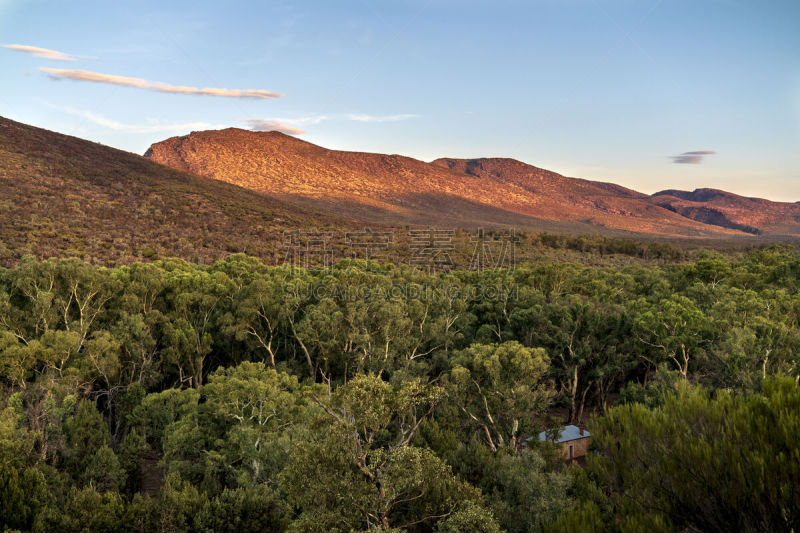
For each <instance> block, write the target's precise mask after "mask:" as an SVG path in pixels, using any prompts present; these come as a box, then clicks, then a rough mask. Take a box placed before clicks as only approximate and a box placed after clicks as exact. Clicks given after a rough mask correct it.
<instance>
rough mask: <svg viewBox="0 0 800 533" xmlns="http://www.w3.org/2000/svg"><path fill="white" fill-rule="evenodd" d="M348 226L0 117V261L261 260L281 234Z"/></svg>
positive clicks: (279, 247)
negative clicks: (241, 255) (236, 255)
mask: <svg viewBox="0 0 800 533" xmlns="http://www.w3.org/2000/svg"><path fill="white" fill-rule="evenodd" d="M312 226H313V227H316V228H325V227H337V228H341V227H352V226H351V222H350V221H349V220H347V219H345V218H342V217H332V216H330V215H321V214H319V213H315V212H313V211H310V210H309V209H308V208H307V207H300V206H296V205H292V204H288V203H286V202H284V201H281V200H278V199H275V198H273V197H270V196H266V195H263V194H260V193H258V192H255V191H252V190H248V189H245V188H242V187H237V186H235V185H231V184H228V183H224V182H222V181H219V180H215V179H209V178H204V177H199V176H194V175H190V174H187V173H185V172H180V171H177V170H174V169H171V168H168V167H166V166H163V165H159V164H157V163H155V162H153V161H150V160H148V159H145V158H144V157H141V156H139V155H135V154H131V153H128V152H123V151H121V150H116V149H114V148H109V147H107V146H103V145H100V144H96V143H92V142H89V141H85V140H82V139H78V138H75V137H70V136H67V135H61V134H58V133H54V132H51V131H47V130H43V129H40V128H35V127H32V126H27V125H24V124H20V123H18V122H14V121H12V120H8V119H5V118H0V264H4V265H8V264H12V263H14V262H15V261H17V260H18V259H19V258H20V257H21V256H22V255H24V254H29V253H30V254H34V255H36V256H38V257H49V256H64V255H70V256H78V257H84V258H86V259H89V260H92V261H95V262H101V263H105V264H113V263H125V262H130V261H134V260H141V259H148V258H153V257H158V256H161V257H166V256H174V257H182V258H185V259H187V260H192V261H197V262H208V261H211V260H213V259H215V258H217V257H222V256H224V255H226V254H229V253H231V252H247V253H249V254H251V255H256V256H259V257H263V258H265V259H271V258H273V257H275V256H276V254H280V253H282V251H283V250H284V249H285V247H284V246H283V240H284V231H287V230H294V229H297V228H304V227H312Z"/></svg>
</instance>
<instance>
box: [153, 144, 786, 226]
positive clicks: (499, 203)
mask: <svg viewBox="0 0 800 533" xmlns="http://www.w3.org/2000/svg"><path fill="white" fill-rule="evenodd" d="M145 156H146V157H148V158H150V159H152V160H153V161H156V162H159V163H162V164H164V165H168V166H171V167H173V168H176V169H180V170H184V171H188V172H192V173H195V174H200V175H203V176H208V177H212V178H216V179H218V180H221V181H226V182H229V183H233V184H236V185H239V186H241V187H246V188H248V189H252V190H255V191H259V192H263V193H267V194H269V195H272V196H274V197H277V198H281V199H286V200H291V201H293V202H302V203H304V204H307V205H311V206H314V207H315V208H318V209H321V210H325V211H328V212H332V213H335V214H338V215H347V216H350V217H354V218H358V219H361V220H366V221H369V222H372V223H374V222H377V223H383V224H395V225H397V224H411V225H440V226H441V225H449V226H462V227H475V226H493V225H494V226H501V225H516V226H521V227H530V228H537V229H544V230H549V231H568V232H587V231H601V232H619V231H624V232H636V233H646V234H653V235H665V236H692V237H702V236H736V235H747V234H751V233H753V231H751V230H752V228H749V227H747V225H744V224H741V225H730V224H727V225H726V224H717V223H716V222H717V220H716V219H714V218H713V217H711V218H708V217H706V219H704V218H703V217H702V216H695V215H696V213H691V212H686V213H684V212H681V210H679V209H676V208H673V206H672V205H668V204H667V202H666V201H664V200H663V199H661V198H653V197H650V196H648V195H645V194H641V193H638V192H636V191H633V190H630V189H626V188H624V187H620V186H617V185H613V184H609V183H600V182H593V181H588V180H582V179H576V178H567V177H564V176H561V175H560V174H557V173H554V172H550V171H547V170H543V169H540V168H537V167H534V166H531V165H527V164H525V163H522V162H520V161H516V160H513V159H500V158H490V159H469V160H464V159H437V160H436V161H434V162H432V163H426V162H423V161H419V160H416V159H413V158H410V157H404V156H399V155H384V154H375V153H361V152H345V151H337V150H329V149H326V148H322V147H320V146H316V145H314V144H311V143H308V142H305V141H302V140H300V139H297V138H295V137H291V136H288V135H285V134H283V133H278V132H253V131H247V130H241V129H237V128H228V129H224V130H210V131H200V132H193V133H191V134H190V135H185V136H181V137H172V138H170V139H167V140H165V141H162V142H159V143H156V144H154V145H152V146H151V147H150V149H149V150H148V151H147V153H146V154H145ZM790 229H791V228H790Z"/></svg>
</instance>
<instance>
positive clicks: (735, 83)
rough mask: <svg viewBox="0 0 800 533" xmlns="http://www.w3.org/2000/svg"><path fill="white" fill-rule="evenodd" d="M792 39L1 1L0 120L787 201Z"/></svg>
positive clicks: (492, 16)
mask: <svg viewBox="0 0 800 533" xmlns="http://www.w3.org/2000/svg"><path fill="white" fill-rule="evenodd" d="M798 24H800V2H797V1H796V0H789V1H772V0H763V1H760V2H754V1H744V0H741V1H740V0H691V1H683V0H528V1H505V0H494V1H483V0H459V1H456V0H407V1H402V0H398V1H389V0H384V1H379V0H371V1H370V0H356V1H331V0H328V1H318V2H317V1H302V0H293V1H263V2H233V1H232V2H219V1H217V2H203V1H193V2H163V1H162V2H150V1H135V2H109V1H102V2H100V1H97V2H95V1H82V2H62V1H51V2H44V1H38V0H0V44H2V45H5V47H4V48H0V66H2V78H0V79H2V86H0V115H3V116H6V117H9V118H12V119H15V120H19V121H21V122H26V123H29V124H33V125H36V126H41V127H45V128H48V129H52V130H56V131H60V132H64V133H69V134H72V135H77V136H80V137H84V138H87V139H91V140H94V141H98V142H102V143H104V144H107V145H111V146H115V147H118V148H122V149H125V150H130V151H133V152H137V153H142V152H144V150H146V149H147V147H148V146H149V145H150V144H151V143H153V142H156V141H159V140H161V139H164V138H166V137H170V136H173V135H182V134H185V133H188V132H189V131H192V130H197V129H210V128H221V127H228V126H236V127H243V128H249V127H262V128H264V127H278V128H282V129H285V130H287V131H289V130H291V131H297V130H300V131H303V132H304V133H302V134H300V135H299V137H300V138H303V139H305V140H308V141H310V142H313V143H316V144H320V145H323V146H327V147H330V148H338V149H347V150H362V151H375V152H387V153H400V154H404V155H409V156H412V157H417V158H420V159H424V160H431V159H433V158H436V157H443V156H448V157H481V156H505V157H514V158H517V159H520V160H523V161H525V162H528V163H531V164H534V165H537V166H541V167H544V168H548V169H551V170H555V171H558V172H561V173H563V174H566V175H570V176H577V177H584V178H589V179H598V180H606V181H613V182H616V183H620V184H622V185H626V186H629V187H632V188H635V189H637V190H640V191H643V192H655V191H657V190H661V189H665V188H682V189H694V188H697V187H715V188H721V189H726V190H731V191H734V192H737V193H740V194H745V195H750V196H761V197H766V198H771V199H776V200H787V201H797V200H800V30H798V27H800V26H798ZM9 45H21V46H24V47H37V48H43V49H47V50H51V51H56V52H59V53H61V54H63V55H56V54H53V53H49V52H42V51H36V50H33V49H30V48H24V49H20V48H19V47H16V48H9V47H8V46H9ZM32 52H36V53H32ZM64 59H69V60H67V61H65V60H64ZM42 68H47V69H55V70H50V71H43V70H41V69H42ZM70 71H85V72H83V73H78V74H76V73H75V72H70ZM87 73H89V74H87ZM92 76H93V77H95V78H97V79H101V80H103V81H100V82H90V81H86V80H85V78H86V77H92ZM119 77H122V79H121V78H119ZM76 78H79V79H76ZM127 78H136V79H137V80H144V81H135V80H134V81H131V80H130V79H127ZM157 83H161V84H166V85H168V86H169V87H164V86H163V85H162V86H158V85H155V84H157ZM132 85H133V86H132ZM175 87H178V88H175ZM187 87H188V88H197V89H203V88H217V89H225V91H216V94H213V95H211V94H193V93H196V92H197V91H192V90H191V89H187ZM153 89H160V90H153ZM236 90H240V91H241V90H257V91H264V93H257V94H258V95H261V96H264V95H267V93H268V92H269V93H271V92H276V93H280V94H282V95H283V96H281V97H276V98H273V97H253V95H252V94H250V95H249V96H250V97H244V96H248V95H247V94H245V95H242V94H241V93H235V92H234V91H236ZM269 96H272V95H269ZM247 119H250V121H247ZM686 152H714V153H713V154H706V155H703V154H696V155H694V156H692V155H689V156H686V157H683V158H679V157H678V158H676V157H675V156H680V155H681V154H684V153H686ZM676 161H685V162H688V163H694V164H680V163H677V162H676Z"/></svg>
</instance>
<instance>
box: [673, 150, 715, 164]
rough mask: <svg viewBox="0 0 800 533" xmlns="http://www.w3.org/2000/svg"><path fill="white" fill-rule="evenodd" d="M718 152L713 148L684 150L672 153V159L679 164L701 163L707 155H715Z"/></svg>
mask: <svg viewBox="0 0 800 533" xmlns="http://www.w3.org/2000/svg"><path fill="white" fill-rule="evenodd" d="M716 153H717V152H713V151H711V150H695V151H693V152H683V153H682V154H680V155H671V156H670V159H672V162H673V163H677V164H679V165H699V164H700V163H702V162H703V158H705V156H707V155H714V154H716Z"/></svg>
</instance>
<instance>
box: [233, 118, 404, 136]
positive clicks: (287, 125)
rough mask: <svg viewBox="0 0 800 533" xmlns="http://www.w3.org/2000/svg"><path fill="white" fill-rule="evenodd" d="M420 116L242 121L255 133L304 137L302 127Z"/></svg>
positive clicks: (394, 120)
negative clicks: (337, 122) (332, 122)
mask: <svg viewBox="0 0 800 533" xmlns="http://www.w3.org/2000/svg"><path fill="white" fill-rule="evenodd" d="M418 116H419V115H414V114H410V113H405V114H399V115H367V114H363V113H348V114H333V115H306V116H304V117H294V118H285V117H284V118H278V117H274V118H243V119H240V120H241V121H242V122H245V123H247V124H248V125H249V127H250V129H251V130H253V131H280V132H282V133H287V134H289V135H302V134H303V133H305V131H304V130H303V129H301V128H302V127H305V126H311V125H315V124H320V123H321V122H326V121H329V120H349V121H354V122H397V121H400V120H408V119H412V118H417V117H418Z"/></svg>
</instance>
